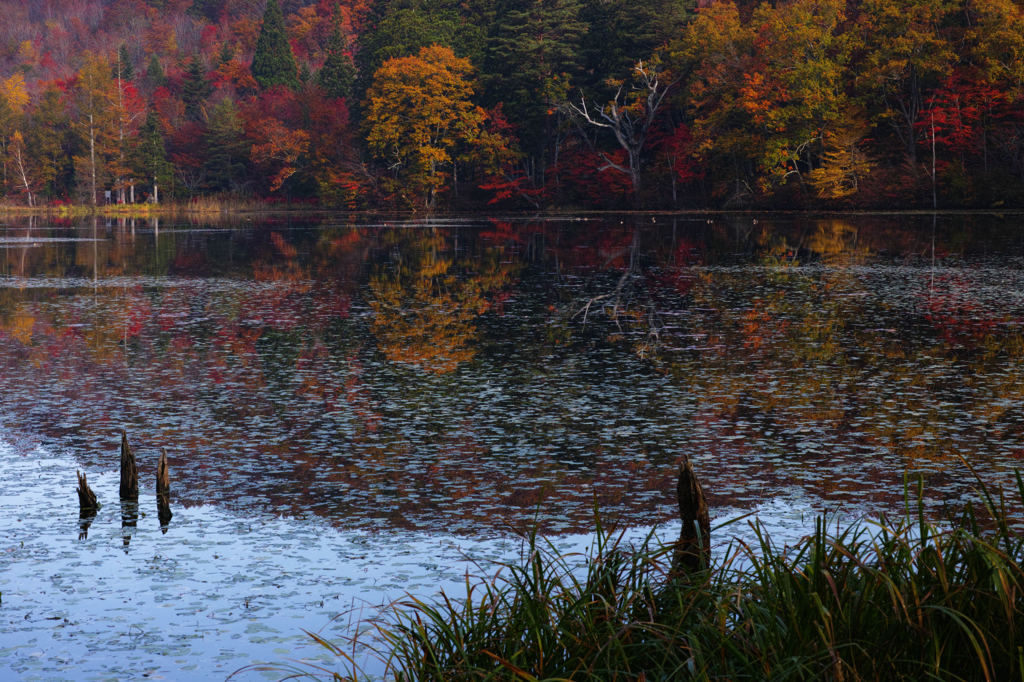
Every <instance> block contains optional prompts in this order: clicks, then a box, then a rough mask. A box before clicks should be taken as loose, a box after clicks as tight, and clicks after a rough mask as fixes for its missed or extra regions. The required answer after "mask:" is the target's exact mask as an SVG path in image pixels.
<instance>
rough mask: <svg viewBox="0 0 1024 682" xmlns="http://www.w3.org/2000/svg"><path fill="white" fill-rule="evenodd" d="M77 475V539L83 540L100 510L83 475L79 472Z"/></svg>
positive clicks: (87, 535)
mask: <svg viewBox="0 0 1024 682" xmlns="http://www.w3.org/2000/svg"><path fill="white" fill-rule="evenodd" d="M75 473H76V474H77V475H78V488H77V489H76V492H77V493H78V539H79V540H85V539H86V538H87V537H89V526H91V525H92V520H93V519H94V518H96V512H98V511H99V509H100V503H99V501H98V500H97V499H96V493H94V492H93V491H92V488H90V487H89V483H88V481H86V480H85V474H83V473H82V472H81V471H76V472H75Z"/></svg>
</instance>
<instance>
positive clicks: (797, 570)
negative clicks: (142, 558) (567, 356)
mask: <svg viewBox="0 0 1024 682" xmlns="http://www.w3.org/2000/svg"><path fill="white" fill-rule="evenodd" d="M1015 488H1016V489H1015V491H1014V492H1015V496H1017V498H1018V499H1017V500H1016V501H1015V502H1014V503H1013V507H1012V508H1013V509H1020V506H1019V505H1020V503H1021V501H1022V500H1024V482H1022V480H1021V478H1020V476H1019V474H1018V475H1017V479H1016V486H1015ZM916 492H917V493H918V497H917V499H918V501H919V502H918V504H917V505H916V506H915V505H912V504H909V503H908V505H907V511H906V514H905V515H904V516H903V517H901V518H899V519H898V520H894V521H890V520H885V519H879V520H878V521H875V522H870V523H869V522H862V523H860V524H856V525H854V526H852V527H849V528H847V529H845V530H844V529H836V528H835V527H834V526H833V527H832V530H831V531H830V530H829V527H830V524H829V523H827V520H826V519H825V518H824V517H822V518H819V519H818V520H817V522H816V525H815V531H814V532H813V533H812V534H811V535H809V536H807V537H805V538H804V539H802V540H801V541H799V542H798V543H797V544H796V545H795V546H792V547H779V546H777V545H775V544H774V543H773V542H772V540H771V538H770V537H769V536H768V534H767V533H766V531H765V530H764V528H763V527H762V526H760V525H759V524H757V523H755V524H754V529H755V531H756V536H757V538H758V542H757V544H756V545H754V546H749V545H747V544H744V543H740V542H734V543H733V545H731V546H730V547H729V549H728V550H727V551H726V553H725V555H724V558H723V559H721V560H719V561H716V562H714V563H713V564H712V566H711V568H710V569H706V570H700V571H696V572H691V573H686V574H682V575H673V574H672V569H671V563H672V562H671V558H672V551H673V547H672V546H671V545H670V546H659V545H658V544H657V543H654V542H653V541H652V540H651V538H648V541H647V542H645V543H644V544H643V545H642V546H641V547H640V548H639V549H637V548H631V547H626V546H624V543H622V542H621V535H620V536H615V535H614V534H613V533H610V532H608V531H606V530H605V529H603V528H601V527H600V524H598V528H597V532H596V538H597V540H596V542H595V545H594V547H593V549H592V550H591V551H590V552H589V553H588V555H587V556H586V557H574V556H566V555H562V554H560V553H559V552H557V551H556V550H555V549H554V547H553V546H552V545H550V544H547V543H545V541H544V540H542V539H541V538H538V537H537V535H536V534H532V535H530V536H528V538H527V541H526V543H525V545H524V546H525V551H524V554H523V557H522V559H521V560H520V561H518V562H513V563H507V564H503V565H501V566H500V568H499V569H498V570H496V572H495V571H492V572H491V573H492V577H490V578H487V579H481V580H477V581H474V580H472V579H470V578H468V577H467V580H466V589H465V594H458V595H451V594H444V593H442V594H441V595H440V596H439V597H438V598H436V599H435V600H432V601H424V600H420V599H417V598H413V597H408V598H406V599H403V600H400V601H398V602H396V603H395V604H392V605H391V606H389V607H387V608H385V609H384V610H383V611H382V612H381V613H380V614H379V615H377V616H376V617H374V618H373V619H372V620H371V621H370V623H369V625H371V626H372V628H371V633H372V635H371V639H372V640H373V642H374V643H373V644H367V643H366V641H363V642H360V641H356V640H348V641H346V642H345V643H344V644H338V643H337V642H330V641H327V640H326V639H324V638H322V637H320V636H317V635H311V636H312V637H313V639H314V640H315V641H316V642H317V643H318V644H319V645H320V646H321V647H323V648H324V649H326V651H327V652H330V654H332V655H333V656H335V657H337V660H338V664H339V665H340V666H341V667H340V669H339V671H334V670H327V669H326V668H325V667H323V666H321V665H310V664H304V663H295V664H289V665H284V666H282V665H274V666H250V667H249V668H247V669H245V670H274V671H277V672H280V673H284V674H287V675H299V676H300V677H308V678H315V679H332V680H361V679H368V677H367V676H366V675H365V674H364V672H363V670H362V669H361V667H360V666H359V665H358V664H357V663H356V661H357V660H359V656H358V654H357V652H359V651H361V650H362V651H364V652H365V651H366V647H368V648H369V649H370V650H371V651H372V656H373V657H375V659H376V660H377V661H378V665H377V666H376V667H377V669H378V670H380V669H381V667H383V669H384V670H385V671H386V672H385V677H386V678H387V679H394V680H441V679H444V680H595V681H596V680H686V679H694V680H717V679H722V680H740V679H757V680H763V679H773V680H775V679H787V680H788V679H794V680H836V681H843V682H849V681H851V680H925V679H933V680H993V681H994V680H1010V679H1021V678H1022V675H1024V609H1022V606H1024V604H1022V595H1024V570H1022V568H1021V566H1022V561H1024V533H1022V529H1021V527H1020V525H1015V524H1014V513H1015V512H1011V511H1009V510H1010V509H1011V506H1010V502H1009V501H1007V500H1006V499H1004V498H1003V496H1002V495H1001V494H1000V495H993V494H990V492H989V491H988V490H987V489H986V488H984V487H982V488H981V489H980V493H981V497H980V504H978V505H977V506H976V507H975V506H972V505H968V506H967V507H966V509H965V510H964V511H963V512H962V513H960V514H959V515H958V516H957V517H955V518H951V519H949V520H947V521H945V522H942V523H933V522H931V521H929V520H928V519H926V517H925V513H924V505H923V504H921V503H920V499H921V494H922V493H921V490H920V488H918V489H917V491H916ZM909 497H912V496H908V498H909ZM716 532H720V529H716ZM364 638H365V635H364ZM360 647H364V648H363V649H360ZM364 660H365V659H364Z"/></svg>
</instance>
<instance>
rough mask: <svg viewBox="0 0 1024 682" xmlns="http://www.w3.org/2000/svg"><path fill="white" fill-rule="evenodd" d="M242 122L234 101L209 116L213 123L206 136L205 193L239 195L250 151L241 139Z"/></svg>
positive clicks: (226, 102) (208, 126)
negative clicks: (206, 190)
mask: <svg viewBox="0 0 1024 682" xmlns="http://www.w3.org/2000/svg"><path fill="white" fill-rule="evenodd" d="M242 133H243V129H242V120H241V119H240V118H239V116H238V108H237V107H236V106H235V103H234V102H233V101H231V99H228V98H225V99H223V100H221V101H220V103H218V104H217V105H216V106H214V107H213V110H212V111H211V112H210V120H209V123H208V125H207V128H206V134H204V135H203V146H204V147H205V148H206V154H207V156H206V160H205V162H204V163H203V172H204V174H205V176H206V182H205V186H206V189H208V190H212V191H215V192H216V191H229V192H237V191H239V190H240V189H241V187H242V184H243V173H244V172H245V162H246V159H247V158H248V154H247V151H248V148H247V146H246V144H245V140H244V139H243V137H242Z"/></svg>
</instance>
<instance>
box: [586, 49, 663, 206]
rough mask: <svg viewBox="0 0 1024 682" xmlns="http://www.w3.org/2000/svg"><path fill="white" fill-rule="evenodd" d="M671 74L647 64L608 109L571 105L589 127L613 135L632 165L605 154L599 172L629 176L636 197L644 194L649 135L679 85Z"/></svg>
mask: <svg viewBox="0 0 1024 682" xmlns="http://www.w3.org/2000/svg"><path fill="white" fill-rule="evenodd" d="M668 76H669V74H668V73H666V72H665V71H662V70H661V69H659V68H658V66H657V64H656V63H654V62H649V63H647V64H645V63H644V62H643V60H641V61H639V62H637V64H636V66H634V67H633V73H632V79H631V82H629V83H628V84H627V83H621V84H619V86H618V89H617V90H616V91H615V97H614V98H613V99H612V100H611V101H610V102H609V103H608V104H606V105H604V106H600V107H599V106H597V105H596V104H595V105H594V106H593V107H590V106H588V105H587V99H586V97H585V96H583V95H580V103H579V104H578V105H577V104H575V103H573V102H570V103H569V110H570V111H571V112H572V114H573V115H575V116H576V117H577V118H578V119H580V120H582V121H584V122H585V123H587V124H589V125H591V126H595V127H597V128H603V129H607V130H610V131H612V134H614V135H615V140H616V142H618V143H619V146H620V147H622V149H623V150H624V151H625V152H626V159H627V164H628V165H623V164H621V163H618V162H616V161H614V160H612V159H611V158H609V156H608V155H607V154H604V153H602V154H601V157H602V158H603V159H604V165H603V166H601V167H600V168H599V170H607V169H614V170H617V171H619V172H621V173H625V174H626V175H628V176H629V179H630V182H631V183H632V185H633V196H634V197H637V196H639V194H640V180H641V175H640V174H641V171H642V169H643V163H642V162H643V149H644V143H645V142H646V141H647V135H648V134H649V133H650V131H651V128H652V127H653V126H654V121H655V119H656V118H657V116H658V112H659V111H660V109H661V107H662V104H663V103H664V102H665V96H666V95H667V94H668V93H669V91H670V90H671V89H672V86H673V85H675V81H673V80H671V78H669V77H668Z"/></svg>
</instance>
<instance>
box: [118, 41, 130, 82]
mask: <svg viewBox="0 0 1024 682" xmlns="http://www.w3.org/2000/svg"><path fill="white" fill-rule="evenodd" d="M116 68H117V70H118V71H119V72H120V74H117V73H115V74H114V77H115V78H116V77H117V76H118V75H120V76H121V80H125V81H133V80H135V67H134V66H132V59H131V57H130V56H129V55H128V46H127V45H125V44H124V43H121V47H119V48H117V67H116Z"/></svg>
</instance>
